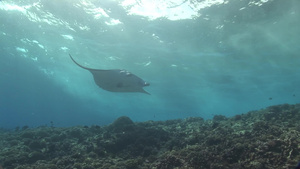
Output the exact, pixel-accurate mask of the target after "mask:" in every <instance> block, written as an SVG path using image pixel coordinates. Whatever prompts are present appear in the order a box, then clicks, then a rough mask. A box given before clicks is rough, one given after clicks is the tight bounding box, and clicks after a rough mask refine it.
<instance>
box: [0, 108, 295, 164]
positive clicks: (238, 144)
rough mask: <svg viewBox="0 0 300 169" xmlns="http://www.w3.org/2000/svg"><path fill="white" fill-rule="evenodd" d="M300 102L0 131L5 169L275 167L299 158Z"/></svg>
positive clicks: (0, 162) (0, 156)
mask: <svg viewBox="0 0 300 169" xmlns="http://www.w3.org/2000/svg"><path fill="white" fill-rule="evenodd" d="M299 121H300V104H296V105H288V104H284V105H276V106H271V107H268V108H266V109H262V110H259V111H251V112H248V113H246V114H241V115H236V116H234V117H230V118H228V117H225V116H221V115H216V116H215V117H214V118H213V119H212V120H204V119H202V118H200V117H192V118H187V119H179V120H168V121H147V122H139V123H134V122H132V120H131V119H130V118H128V117H125V116H123V117H120V118H118V119H117V120H116V121H115V122H113V123H112V124H111V125H108V126H97V125H93V126H76V127H68V128H57V127H54V126H53V125H52V126H51V127H45V126H44V127H38V128H29V127H28V126H25V127H17V128H16V130H15V131H7V130H0V150H1V151H0V168H1V166H2V167H3V168H5V169H31V168H36V169H44V168H47V169H93V168H99V169H101V168H103V169H148V168H151V169H173V168H177V169H192V168H195V169H197V168H207V169H221V168H222V169H231V168H235V169H274V168H282V169H285V168H286V169H288V168H293V167H294V168H295V167H296V165H297V163H298V160H299V159H300V146H299V145H300V122H299Z"/></svg>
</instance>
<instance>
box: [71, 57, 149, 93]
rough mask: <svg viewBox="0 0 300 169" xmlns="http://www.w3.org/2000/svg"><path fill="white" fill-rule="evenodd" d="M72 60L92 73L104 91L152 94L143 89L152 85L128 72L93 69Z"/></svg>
mask: <svg viewBox="0 0 300 169" xmlns="http://www.w3.org/2000/svg"><path fill="white" fill-rule="evenodd" d="M69 55H70V54H69ZM70 58H71V59H72V60H73V62H74V63H75V64H76V65H78V66H79V67H81V68H83V69H86V70H88V71H90V72H91V73H92V75H93V77H94V81H95V83H96V84H97V85H98V86H99V87H100V88H102V89H104V90H107V91H110V92H140V93H145V94H149V95H150V93H148V92H147V91H145V90H144V89H143V87H145V86H149V85H150V84H149V83H147V82H145V81H144V80H143V79H141V78H139V77H138V76H136V75H134V74H132V73H130V72H129V71H127V70H124V69H110V70H101V69H91V68H88V67H85V66H82V65H80V64H79V63H77V62H76V61H75V60H74V59H73V57H72V56H71V55H70Z"/></svg>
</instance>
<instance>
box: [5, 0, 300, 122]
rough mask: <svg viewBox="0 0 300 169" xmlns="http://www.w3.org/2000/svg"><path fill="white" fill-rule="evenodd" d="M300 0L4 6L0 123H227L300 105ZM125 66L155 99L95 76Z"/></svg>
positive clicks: (11, 1) (89, 0)
mask: <svg viewBox="0 0 300 169" xmlns="http://www.w3.org/2000/svg"><path fill="white" fill-rule="evenodd" d="M299 20H300V1H299V0H241V1H224V0H214V1H213V0H206V1H199V2H197V1H194V2H193V1H185V0H178V1H176V0H170V1H167V0H165V1H158V0H157V1H148V0H141V1H133V0H120V1H113V0H105V1H100V0H99V1H95V0H86V1H85V0H81V1H79V0H74V1H73V0H52V1H42V0H19V1H15V0H2V1H0V39H1V41H0V51H1V53H0V56H1V61H0V127H4V128H13V127H16V126H23V125H28V126H30V127H36V126H40V125H50V123H51V121H52V122H53V124H54V126H75V125H93V124H97V125H105V124H109V123H111V122H112V121H113V120H114V119H116V118H117V117H119V116H124V115H125V116H128V117H130V118H131V119H132V120H133V121H147V120H167V119H177V118H186V117H192V116H197V117H203V118H205V119H209V118H212V117H213V116H214V115H216V114H222V115H226V116H233V115H235V114H242V113H246V112H248V111H251V110H257V109H261V108H264V107H267V106H270V105H275V104H283V103H289V104H294V103H299V102H300V88H299V86H300V55H299V53H300V47H299V44H300V22H299ZM69 53H70V54H72V55H73V57H74V58H75V59H76V60H77V61H78V62H79V63H81V64H83V65H85V66H87V67H91V68H96V69H126V70H128V71H130V72H132V73H134V74H136V75H138V76H139V77H141V78H142V79H143V80H145V81H147V82H149V83H150V84H151V85H150V86H148V87H145V88H144V89H145V90H146V91H148V92H149V93H151V95H146V94H142V93H113V92H108V91H105V90H103V89H101V88H99V87H98V86H97V85H96V84H95V83H94V81H93V77H92V75H91V73H90V72H88V71H86V70H84V69H81V68H79V67H78V66H76V65H75V64H74V63H73V62H72V61H71V59H70V58H69V56H68V54H69Z"/></svg>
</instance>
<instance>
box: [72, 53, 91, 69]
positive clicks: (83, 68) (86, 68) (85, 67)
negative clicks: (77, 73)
mask: <svg viewBox="0 0 300 169" xmlns="http://www.w3.org/2000/svg"><path fill="white" fill-rule="evenodd" d="M69 56H70V58H71V59H72V60H73V62H74V63H75V64H76V65H78V66H79V67H81V68H83V69H87V70H90V68H87V67H84V66H82V65H80V64H79V63H77V62H76V61H75V60H74V59H73V57H72V56H71V54H69Z"/></svg>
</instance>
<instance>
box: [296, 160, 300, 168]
mask: <svg viewBox="0 0 300 169" xmlns="http://www.w3.org/2000/svg"><path fill="white" fill-rule="evenodd" d="M295 169H300V161H299V163H298V165H297V167H296V168H295Z"/></svg>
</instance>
